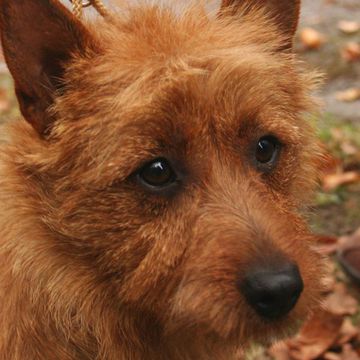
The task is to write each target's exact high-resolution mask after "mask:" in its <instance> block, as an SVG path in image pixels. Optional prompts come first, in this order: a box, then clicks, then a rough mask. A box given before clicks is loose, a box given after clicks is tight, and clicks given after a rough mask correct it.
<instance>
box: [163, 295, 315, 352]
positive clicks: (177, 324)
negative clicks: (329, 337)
mask: <svg viewBox="0 0 360 360" xmlns="http://www.w3.org/2000/svg"><path fill="white" fill-rule="evenodd" d="M182 300H183V301H182V302H181V303H178V304H177V306H176V307H174V309H173V312H172V313H173V315H172V318H171V320H170V321H169V322H168V326H167V330H168V331H170V332H173V333H174V332H181V333H184V332H186V333H188V334H194V336H195V337H196V336H201V335H202V336H203V337H204V338H207V339H209V341H212V342H216V343H222V344H223V345H224V346H228V347H237V348H238V347H244V348H246V347H247V346H249V345H251V344H252V343H254V342H256V343H259V344H262V345H268V344H270V343H273V342H275V341H279V340H282V339H284V338H288V337H291V336H293V335H294V334H295V333H296V332H297V331H298V330H299V328H300V327H301V325H302V324H303V322H304V321H305V320H306V319H307V318H308V316H309V315H310V312H309V308H307V307H305V306H304V304H302V303H301V302H300V304H299V305H297V306H296V307H295V308H294V309H293V310H292V311H291V312H290V313H289V314H287V315H285V316H283V317H281V318H279V319H271V320H270V319H265V318H262V317H261V316H259V315H257V314H256V313H255V311H253V310H252V309H251V308H250V307H249V306H247V305H245V306H244V304H243V303H241V304H240V303H237V304H236V305H235V306H230V304H229V303H225V304H224V303H222V304H221V302H220V301H219V302H218V303H217V302H214V300H213V301H211V302H210V301H208V302H203V303H202V302H200V301H199V302H198V303H197V302H196V298H195V297H194V298H192V301H189V302H186V301H185V298H182ZM180 305H181V306H180Z"/></svg>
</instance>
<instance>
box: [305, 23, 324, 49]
mask: <svg viewBox="0 0 360 360" xmlns="http://www.w3.org/2000/svg"><path fill="white" fill-rule="evenodd" d="M300 40H301V42H302V44H303V45H304V46H305V48H307V49H319V48H320V47H321V45H322V44H323V43H324V42H325V37H324V35H322V34H321V33H319V32H318V31H316V30H315V29H313V28H304V29H302V31H301V32H300Z"/></svg>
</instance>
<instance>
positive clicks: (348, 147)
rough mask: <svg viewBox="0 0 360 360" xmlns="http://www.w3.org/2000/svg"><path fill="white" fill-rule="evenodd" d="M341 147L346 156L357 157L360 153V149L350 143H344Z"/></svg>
mask: <svg viewBox="0 0 360 360" xmlns="http://www.w3.org/2000/svg"><path fill="white" fill-rule="evenodd" d="M340 147H341V151H342V152H343V153H344V154H345V155H355V154H357V153H358V152H359V149H358V148H357V147H356V146H355V145H353V144H351V143H350V142H347V141H345V142H342V143H341V144H340Z"/></svg>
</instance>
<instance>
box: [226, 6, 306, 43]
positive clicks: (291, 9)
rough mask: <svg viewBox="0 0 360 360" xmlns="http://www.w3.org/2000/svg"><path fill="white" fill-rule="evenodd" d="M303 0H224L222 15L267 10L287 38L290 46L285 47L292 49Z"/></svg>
mask: <svg viewBox="0 0 360 360" xmlns="http://www.w3.org/2000/svg"><path fill="white" fill-rule="evenodd" d="M300 3H301V0H222V2H221V9H220V12H221V13H227V12H228V11H229V10H230V13H233V12H236V11H237V10H238V9H241V11H242V13H245V14H246V13H250V12H251V11H253V10H254V9H258V8H265V10H266V11H267V12H268V13H269V14H270V17H271V18H273V19H274V21H275V23H276V24H277V26H278V27H279V29H280V31H281V32H282V33H283V34H284V35H285V36H286V38H287V39H289V40H288V44H286V45H285V46H284V47H285V48H287V49H289V48H292V42H293V37H294V35H295V32H296V29H297V26H298V22H299V16H300Z"/></svg>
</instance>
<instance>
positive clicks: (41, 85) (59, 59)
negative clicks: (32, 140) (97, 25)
mask: <svg viewBox="0 0 360 360" xmlns="http://www.w3.org/2000/svg"><path fill="white" fill-rule="evenodd" d="M0 26H1V40H2V46H3V51H4V56H5V60H6V63H7V65H8V67H9V70H10V72H11V74H12V76H13V78H14V81H15V91H16V95H17V97H18V101H19V105H20V110H21V112H22V114H23V116H24V117H25V119H26V120H27V121H28V122H29V123H30V124H31V125H32V126H33V127H34V128H35V129H36V130H37V131H38V133H39V134H40V135H45V134H46V133H47V132H49V130H50V128H51V125H52V123H53V121H54V119H53V117H52V116H51V115H50V114H49V112H48V109H49V107H50V106H51V104H52V103H53V101H54V97H55V96H56V94H57V93H59V92H61V90H62V86H63V75H64V68H65V66H66V64H67V63H68V62H69V61H71V59H72V57H73V56H74V55H75V54H79V53H85V52H86V53H91V52H92V50H93V51H95V50H96V45H95V41H94V40H93V38H92V36H91V35H90V33H89V31H88V30H87V29H86V28H85V26H84V25H83V24H82V23H81V22H80V21H79V20H78V19H77V18H76V17H75V16H74V15H72V13H71V12H70V11H69V10H67V9H66V8H65V7H64V6H63V5H62V4H60V3H59V2H58V1H57V0H0Z"/></svg>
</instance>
